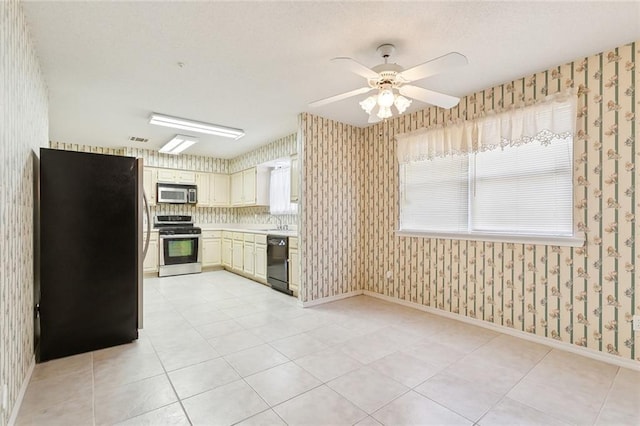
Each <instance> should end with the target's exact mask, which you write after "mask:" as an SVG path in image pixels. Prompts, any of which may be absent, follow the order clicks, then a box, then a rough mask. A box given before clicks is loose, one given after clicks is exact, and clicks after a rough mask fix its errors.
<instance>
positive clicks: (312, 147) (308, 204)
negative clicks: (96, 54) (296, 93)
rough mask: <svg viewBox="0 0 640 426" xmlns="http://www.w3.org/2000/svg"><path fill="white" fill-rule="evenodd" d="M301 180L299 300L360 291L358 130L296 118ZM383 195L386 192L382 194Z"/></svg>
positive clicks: (361, 184) (361, 185) (361, 206)
mask: <svg viewBox="0 0 640 426" xmlns="http://www.w3.org/2000/svg"><path fill="white" fill-rule="evenodd" d="M298 131H299V132H300V140H301V142H300V143H301V147H300V148H301V155H300V157H301V158H302V169H303V179H302V182H301V185H302V190H301V196H302V201H301V204H302V205H301V211H300V215H301V217H300V236H301V238H300V241H299V244H300V262H301V265H300V268H301V269H300V271H301V272H300V273H301V283H302V286H301V291H300V296H299V297H300V299H301V300H302V301H303V302H308V301H311V300H314V299H320V298H323V297H330V296H335V295H339V294H344V293H349V292H352V291H357V290H361V289H362V288H363V286H362V277H363V274H362V268H361V267H360V265H359V264H360V263H361V262H362V261H363V258H362V254H361V252H360V248H359V247H360V244H361V234H362V231H363V222H362V220H361V215H362V210H363V209H368V208H369V206H365V205H364V204H362V190H363V188H364V178H365V175H364V173H363V171H364V164H363V163H362V161H363V159H364V153H363V142H362V134H363V131H362V129H360V128H357V127H354V126H350V125H347V124H344V123H339V122H337V121H332V120H328V119H325V118H322V117H318V116H314V115H311V114H307V113H303V114H301V115H300V116H299V126H298ZM384 194H386V191H384V192H383V194H382V195H384Z"/></svg>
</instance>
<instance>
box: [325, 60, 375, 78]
mask: <svg viewBox="0 0 640 426" xmlns="http://www.w3.org/2000/svg"><path fill="white" fill-rule="evenodd" d="M331 62H334V63H336V64H340V65H342V66H343V67H344V68H346V69H347V70H349V71H351V72H352V73H354V74H358V75H361V76H363V77H364V78H366V79H368V80H376V79H378V73H377V72H375V71H374V70H372V69H371V68H368V67H365V66H364V65H362V64H361V63H360V62H358V61H356V60H354V59H351V58H345V57H339V58H333V59H332V60H331Z"/></svg>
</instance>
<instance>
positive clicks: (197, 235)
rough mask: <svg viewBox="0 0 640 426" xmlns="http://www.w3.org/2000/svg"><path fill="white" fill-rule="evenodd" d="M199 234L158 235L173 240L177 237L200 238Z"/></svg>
mask: <svg viewBox="0 0 640 426" xmlns="http://www.w3.org/2000/svg"><path fill="white" fill-rule="evenodd" d="M201 237H202V235H201V234H180V235H160V239H164V240H173V239H177V238H201Z"/></svg>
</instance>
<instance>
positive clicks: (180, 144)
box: [160, 135, 198, 155]
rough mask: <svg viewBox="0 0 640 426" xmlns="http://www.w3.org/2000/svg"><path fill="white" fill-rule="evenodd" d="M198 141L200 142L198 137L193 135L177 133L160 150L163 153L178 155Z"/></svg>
mask: <svg viewBox="0 0 640 426" xmlns="http://www.w3.org/2000/svg"><path fill="white" fill-rule="evenodd" d="M196 142H198V138H194V137H193V136H185V135H176V136H175V137H174V138H173V139H171V140H170V141H169V142H167V143H166V144H165V145H164V146H163V147H162V148H160V152H162V153H163V154H173V155H178V154H180V153H181V152H182V151H184V150H185V149H187V148H189V147H190V146H191V145H193V144H194V143H196Z"/></svg>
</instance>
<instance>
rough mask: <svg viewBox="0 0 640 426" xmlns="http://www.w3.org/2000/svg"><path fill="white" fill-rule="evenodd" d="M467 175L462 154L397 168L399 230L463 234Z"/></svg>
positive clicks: (466, 158)
mask: <svg viewBox="0 0 640 426" xmlns="http://www.w3.org/2000/svg"><path fill="white" fill-rule="evenodd" d="M468 176H469V174H468V157H467V156H466V155H456V156H450V157H443V158H434V159H432V160H430V161H419V162H412V163H405V164H403V165H401V179H400V180H401V183H400V187H401V206H400V211H401V215H400V228H401V229H403V230H415V231H436V232H467V223H468V219H467V212H468V186H469V177H468Z"/></svg>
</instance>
